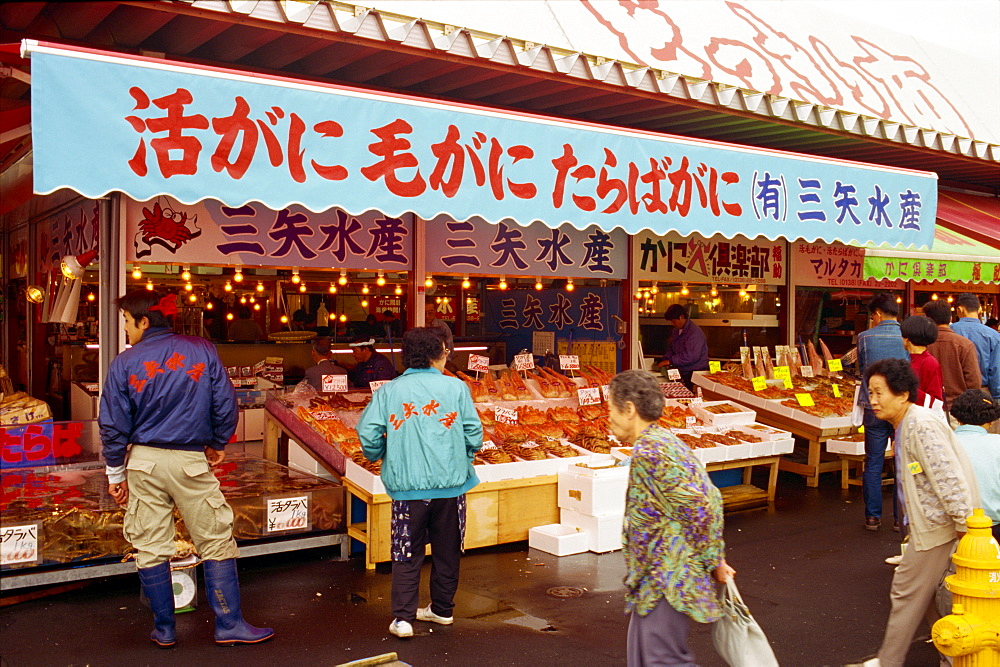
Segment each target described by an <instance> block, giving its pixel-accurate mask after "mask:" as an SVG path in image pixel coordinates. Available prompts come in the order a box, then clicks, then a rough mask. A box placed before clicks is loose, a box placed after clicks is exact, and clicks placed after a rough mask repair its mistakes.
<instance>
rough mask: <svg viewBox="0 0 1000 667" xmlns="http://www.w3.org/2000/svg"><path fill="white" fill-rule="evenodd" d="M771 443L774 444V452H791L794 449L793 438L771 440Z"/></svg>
mask: <svg viewBox="0 0 1000 667" xmlns="http://www.w3.org/2000/svg"><path fill="white" fill-rule="evenodd" d="M771 444H772V445H774V453H775V454H791V453H792V451H793V450H794V449H795V438H786V439H785V440H772V441H771Z"/></svg>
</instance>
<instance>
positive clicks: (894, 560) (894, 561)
mask: <svg viewBox="0 0 1000 667" xmlns="http://www.w3.org/2000/svg"><path fill="white" fill-rule="evenodd" d="M902 560H903V554H896V555H895V556H889V557H888V558H886V559H885V564H886V565H899V563H900V561H902Z"/></svg>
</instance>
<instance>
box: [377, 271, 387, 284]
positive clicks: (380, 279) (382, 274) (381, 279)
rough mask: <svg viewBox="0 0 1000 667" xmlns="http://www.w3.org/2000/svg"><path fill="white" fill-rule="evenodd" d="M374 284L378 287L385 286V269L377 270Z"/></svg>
mask: <svg viewBox="0 0 1000 667" xmlns="http://www.w3.org/2000/svg"><path fill="white" fill-rule="evenodd" d="M375 284H376V285H378V286H379V287H384V286H385V271H383V270H382V269H379V270H378V277H377V278H376V279H375Z"/></svg>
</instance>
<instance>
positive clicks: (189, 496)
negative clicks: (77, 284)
mask: <svg viewBox="0 0 1000 667" xmlns="http://www.w3.org/2000/svg"><path fill="white" fill-rule="evenodd" d="M176 299H177V297H176V296H174V295H173V294H170V295H166V296H164V295H162V294H159V293H157V292H150V291H148V290H145V289H140V290H134V291H132V292H129V293H128V294H126V295H125V296H123V297H121V298H120V299H118V302H117V305H118V309H119V310H121V311H122V314H123V315H124V317H125V335H126V337H127V338H128V342H129V343H130V344H131V346H132V347H131V349H127V350H125V351H124V352H122V353H121V354H119V355H118V356H117V357H115V359H114V360H113V361H112V362H111V366H110V367H109V368H108V377H107V380H106V382H105V384H104V390H103V392H102V393H101V410H100V416H99V417H98V425H99V426H100V430H101V443H102V447H103V453H104V458H105V462H106V466H107V468H106V472H107V475H108V493H109V494H110V495H111V497H112V498H114V500H115V502H117V503H118V504H119V505H127V509H126V510H125V520H124V524H123V530H124V533H125V537H126V539H128V541H129V542H131V543H132V546H134V547H135V548H136V550H137V552H138V553H137V555H136V564H137V565H138V568H139V580H140V582H141V584H142V590H143V593H145V595H146V597H147V598H148V599H149V603H150V607H151V608H152V610H153V632H152V634H151V635H150V639H152V640H153V641H154V642H155V643H156V644H157V645H159V646H161V647H168V646H173V645H174V644H175V643H176V636H175V632H174V593H173V583H172V582H171V579H170V562H169V561H170V558H171V557H172V556H173V555H174V553H175V548H174V517H173V511H174V507H176V508H177V509H178V510H179V511H180V513H181V516H182V517H183V518H184V524H185V525H186V526H187V529H188V532H189V533H190V534H191V539H192V540H193V541H194V545H195V549H196V551H197V553H198V556H199V557H201V559H202V560H203V561H204V565H205V585H206V587H207V589H208V591H207V593H208V602H209V605H210V606H211V608H212V611H213V612H215V615H216V621H215V641H216V643H217V644H221V645H225V646H231V645H233V644H254V643H257V642H261V641H264V640H266V639H270V638H271V637H272V636H273V635H274V631H273V630H271V628H255V627H253V626H252V625H250V624H248V623H247V622H246V621H244V620H243V615H242V612H241V610H240V588H239V580H238V579H237V575H236V556H237V554H238V550H237V548H236V541H235V540H234V539H233V510H232V509H231V508H230V507H229V505H228V503H226V499H225V498H224V497H223V495H222V492H221V490H220V488H219V481H218V480H217V479H216V477H215V475H214V474H213V473H212V470H211V468H212V467H214V466H217V465H219V464H220V463H222V461H223V459H224V458H225V455H226V454H225V446H226V443H227V442H229V439H230V438H231V437H232V435H233V433H234V432H235V431H236V422H237V419H238V416H239V415H238V408H237V405H236V392H235V391H234V389H233V385H232V383H231V382H230V381H229V377H228V376H227V375H226V369H225V368H224V367H223V366H222V362H221V361H220V360H219V355H218V353H217V352H216V350H215V348H214V347H213V346H212V344H211V343H209V342H208V341H206V340H205V339H204V338H196V337H193V336H179V335H177V334H175V333H174V332H173V331H172V330H171V328H170V320H169V319H168V318H169V317H170V316H172V315H173V314H174V313H176V312H177V300H176Z"/></svg>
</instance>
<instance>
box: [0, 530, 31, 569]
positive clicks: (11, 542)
mask: <svg viewBox="0 0 1000 667" xmlns="http://www.w3.org/2000/svg"><path fill="white" fill-rule="evenodd" d="M38 561H39V553H38V524H37V523H26V524H22V525H20V526H3V527H0V565H17V564H19V563H37V562H38Z"/></svg>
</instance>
